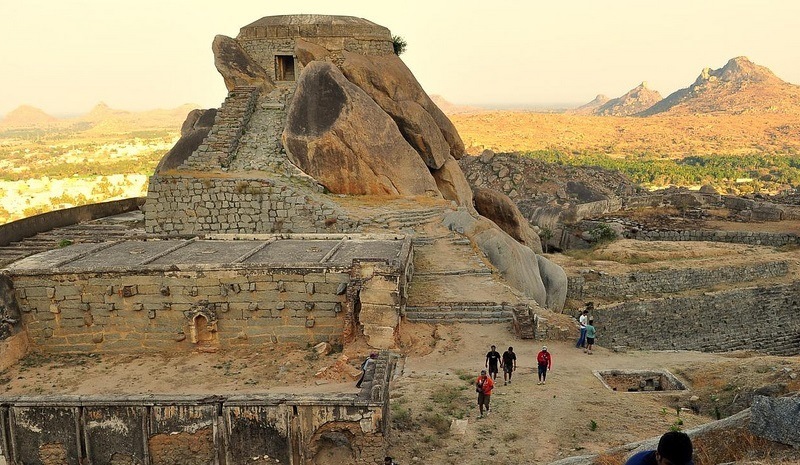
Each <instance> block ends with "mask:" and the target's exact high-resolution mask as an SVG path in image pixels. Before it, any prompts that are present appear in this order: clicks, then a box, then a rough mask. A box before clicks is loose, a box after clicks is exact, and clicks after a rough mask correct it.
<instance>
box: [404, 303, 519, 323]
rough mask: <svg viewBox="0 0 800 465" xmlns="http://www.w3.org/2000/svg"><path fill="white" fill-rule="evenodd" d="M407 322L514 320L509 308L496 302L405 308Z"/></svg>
mask: <svg viewBox="0 0 800 465" xmlns="http://www.w3.org/2000/svg"><path fill="white" fill-rule="evenodd" d="M405 315H406V319H407V320H408V321H417V322H426V323H431V322H435V323H455V322H462V323H465V322H466V323H503V322H508V321H512V320H513V319H514V314H513V310H512V308H511V307H510V306H506V305H503V304H498V303H496V302H431V304H430V305H425V306H407V307H406V309H405Z"/></svg>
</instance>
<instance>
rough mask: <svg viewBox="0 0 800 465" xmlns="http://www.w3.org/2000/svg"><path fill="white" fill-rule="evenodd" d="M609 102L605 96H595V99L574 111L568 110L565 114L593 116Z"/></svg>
mask: <svg viewBox="0 0 800 465" xmlns="http://www.w3.org/2000/svg"><path fill="white" fill-rule="evenodd" d="M609 100H611V99H609V98H608V97H606V96H605V95H603V94H597V97H595V98H594V100H592V101H591V102H589V103H586V104H584V105H581V106H579V107H578V108H576V109H574V110H570V111H568V112H567V113H572V114H575V115H594V114H595V111H597V109H598V108H600V107H602V106H603V105H605V104H606V103H607V102H608V101H609Z"/></svg>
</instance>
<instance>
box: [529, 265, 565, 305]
mask: <svg viewBox="0 0 800 465" xmlns="http://www.w3.org/2000/svg"><path fill="white" fill-rule="evenodd" d="M536 262H537V264H538V265H539V276H541V277H542V284H544V288H545V289H546V290H547V299H546V302H545V307H547V308H549V309H550V310H554V311H561V310H562V309H563V308H564V304H565V303H566V301H567V273H566V272H565V271H564V268H561V267H560V266H559V265H557V264H555V263H553V262H551V261H550V260H548V259H546V258H545V257H543V256H541V255H537V256H536Z"/></svg>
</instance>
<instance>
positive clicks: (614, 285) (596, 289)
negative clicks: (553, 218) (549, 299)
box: [567, 261, 789, 300]
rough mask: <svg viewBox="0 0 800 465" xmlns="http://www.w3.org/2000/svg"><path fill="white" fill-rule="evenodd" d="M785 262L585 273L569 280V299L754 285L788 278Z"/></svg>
mask: <svg viewBox="0 0 800 465" xmlns="http://www.w3.org/2000/svg"><path fill="white" fill-rule="evenodd" d="M788 272H789V263H788V262H785V261H779V262H765V263H755V264H752V265H740V266H739V265H732V266H722V267H718V268H708V269H705V268H684V269H675V270H655V271H633V272H630V273H625V274H622V275H612V274H605V273H597V272H592V271H588V270H587V271H586V272H585V273H582V274H581V275H580V276H570V277H568V278H567V280H568V284H567V297H568V298H570V299H579V300H582V299H585V298H589V299H591V298H592V297H596V298H603V299H616V298H624V297H628V296H630V297H633V296H641V295H657V294H667V293H673V292H683V291H687V290H692V289H707V288H710V287H712V286H714V285H717V284H731V283H742V282H751V281H755V280H759V279H769V278H775V277H780V276H786V274H787V273H788Z"/></svg>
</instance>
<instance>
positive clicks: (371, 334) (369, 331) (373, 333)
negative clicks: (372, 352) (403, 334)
mask: <svg viewBox="0 0 800 465" xmlns="http://www.w3.org/2000/svg"><path fill="white" fill-rule="evenodd" d="M364 336H366V337H367V345H369V346H370V347H373V348H375V349H391V348H393V347H394V346H395V338H394V328H393V327H386V326H375V325H367V324H365V325H364Z"/></svg>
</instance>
